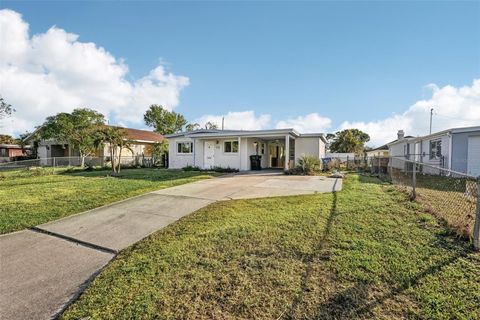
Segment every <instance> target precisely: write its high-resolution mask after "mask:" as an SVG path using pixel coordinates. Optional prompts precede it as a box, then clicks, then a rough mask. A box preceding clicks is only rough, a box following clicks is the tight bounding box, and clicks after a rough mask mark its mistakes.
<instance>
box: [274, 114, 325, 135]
mask: <svg viewBox="0 0 480 320" xmlns="http://www.w3.org/2000/svg"><path fill="white" fill-rule="evenodd" d="M331 125H332V120H331V119H330V118H326V117H322V116H321V115H319V114H318V113H316V112H315V113H310V114H307V115H305V116H298V117H296V118H290V119H287V120H282V121H278V122H277V125H276V128H277V129H283V128H294V129H296V130H297V131H299V132H301V133H314V132H325V131H327V130H328V129H329V128H330V127H331Z"/></svg>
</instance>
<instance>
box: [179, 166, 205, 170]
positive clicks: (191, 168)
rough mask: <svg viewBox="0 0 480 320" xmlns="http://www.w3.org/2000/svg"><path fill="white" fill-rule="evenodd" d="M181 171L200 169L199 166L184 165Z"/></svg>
mask: <svg viewBox="0 0 480 320" xmlns="http://www.w3.org/2000/svg"><path fill="white" fill-rule="evenodd" d="M182 170H183V171H202V169H200V168H199V167H196V166H190V165H189V166H186V167H183V168H182Z"/></svg>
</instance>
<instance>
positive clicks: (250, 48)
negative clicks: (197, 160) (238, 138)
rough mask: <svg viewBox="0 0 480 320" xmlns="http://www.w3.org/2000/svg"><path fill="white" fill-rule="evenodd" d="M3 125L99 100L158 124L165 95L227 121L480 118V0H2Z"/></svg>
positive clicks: (232, 124)
mask: <svg viewBox="0 0 480 320" xmlns="http://www.w3.org/2000/svg"><path fill="white" fill-rule="evenodd" d="M0 95H1V96H2V97H3V98H4V99H5V100H6V101H7V102H8V103H10V104H11V105H12V106H13V107H14V108H15V109H16V112H15V114H14V116H13V117H11V118H8V119H4V120H3V121H2V122H1V123H0V133H8V134H13V135H18V134H20V133H23V132H25V131H33V130H34V128H35V127H36V126H38V125H40V124H41V123H42V122H43V121H44V120H45V118H46V117H47V116H50V115H53V114H56V113H58V112H69V111H71V110H73V109H74V108H77V107H90V108H93V109H96V110H98V111H100V112H102V113H103V114H104V115H105V116H106V117H107V118H108V121H109V123H111V124H119V125H123V126H129V127H134V128H146V126H145V124H144V123H143V114H144V112H145V110H146V109H147V108H148V107H149V106H150V105H151V104H161V105H163V106H165V107H166V108H168V109H169V110H174V111H176V112H179V113H181V114H183V115H184V116H185V117H186V118H187V119H188V120H189V121H190V122H198V123H200V124H204V123H205V122H207V121H213V122H216V123H218V124H220V123H221V119H222V117H225V128H226V129H245V130H248V129H269V128H286V127H293V128H296V129H297V130H299V131H300V132H325V133H327V132H335V131H338V130H341V129H346V128H354V127H355V128H359V129H361V130H363V131H365V132H367V133H369V134H370V136H371V141H370V143H369V144H370V145H371V146H378V145H381V144H383V143H386V142H388V141H391V140H393V139H395V137H396V133H397V130H400V129H403V130H405V132H406V134H409V135H424V134H428V130H429V115H430V109H431V108H434V116H433V131H439V130H443V129H447V128H450V127H460V126H471V125H480V1H471V2H461V1H456V2H453V1H441V2H433V1H417V2H415V1H398V2H394V1H385V2H381V1H372V2H361V1H356V2H348V1H342V2H325V1H317V2H316V1H309V2H287V1H279V2H275V1H263V2H255V1H250V2H234V1H228V2H227V1H225V2H221V1H215V2H204V1H196V2H185V1H181V2H160V1H157V2H155V1H145V2H128V1H123V2H111V1H105V2H95V1H82V2H75V1H68V2H56V1H53V2H45V1H35V2H32V1H27V2H21V1H15V2H10V1H2V2H1V3H0Z"/></svg>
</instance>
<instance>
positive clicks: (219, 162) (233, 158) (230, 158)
mask: <svg viewBox="0 0 480 320" xmlns="http://www.w3.org/2000/svg"><path fill="white" fill-rule="evenodd" d="M243 140H245V139H242V141H240V145H239V149H240V150H239V152H237V153H225V150H224V148H225V145H224V142H225V141H238V138H237V137H233V138H230V139H215V140H213V141H214V142H215V154H214V163H215V166H216V167H221V168H234V169H241V168H240V155H241V154H242V151H243V149H244V144H245V141H243ZM217 142H218V143H217ZM202 158H203V155H202ZM242 170H243V169H242Z"/></svg>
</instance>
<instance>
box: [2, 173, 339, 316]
mask: <svg viewBox="0 0 480 320" xmlns="http://www.w3.org/2000/svg"><path fill="white" fill-rule="evenodd" d="M341 188H342V180H341V179H330V178H325V177H306V176H285V175H283V174H281V173H279V172H261V173H250V174H237V175H228V176H223V177H219V178H214V179H208V180H202V181H199V182H195V183H191V184H185V185H181V186H177V187H173V188H168V189H163V190H160V191H154V192H151V193H147V194H144V195H142V196H139V197H135V198H131V199H128V200H125V201H120V202H117V203H114V204H111V205H108V206H104V207H101V208H97V209H94V210H91V211H87V212H84V213H81V214H78V215H74V216H70V217H66V218H64V219H60V220H57V221H53V222H49V223H46V224H43V225H40V226H37V227H36V228H32V229H30V230H24V231H20V232H14V233H11V234H6V235H3V236H0V258H1V262H0V319H50V318H52V317H55V316H56V315H58V314H59V313H60V312H62V310H63V308H64V307H65V306H67V305H68V303H69V302H71V301H73V300H74V299H76V298H77V296H78V294H79V293H80V292H81V291H83V289H84V288H85V287H86V286H88V284H89V282H90V281H91V280H92V279H93V278H94V277H95V276H96V274H98V272H100V271H101V269H102V268H103V267H104V266H105V265H107V264H108V262H109V261H110V260H111V259H112V258H114V257H115V255H116V253H117V252H118V251H119V250H121V249H124V248H126V247H128V246H130V245H132V244H134V243H135V242H137V241H139V240H141V239H143V238H144V237H146V236H148V235H149V234H151V233H152V232H155V231H157V230H159V229H161V228H163V227H165V226H167V225H169V224H170V223H172V222H174V221H176V220H178V219H180V218H181V217H183V216H186V215H188V214H190V213H192V212H194V211H196V210H198V209H200V208H202V207H204V206H206V205H208V204H210V203H213V202H215V201H224V200H231V199H246V198H259V197H272V196H287V195H300V194H312V193H317V192H332V191H339V190H341Z"/></svg>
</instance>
